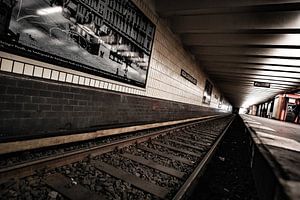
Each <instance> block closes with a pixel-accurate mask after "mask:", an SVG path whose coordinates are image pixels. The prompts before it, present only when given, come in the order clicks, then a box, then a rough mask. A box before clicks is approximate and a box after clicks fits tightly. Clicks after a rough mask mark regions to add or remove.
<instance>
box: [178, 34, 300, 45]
mask: <svg viewBox="0 0 300 200" xmlns="http://www.w3.org/2000/svg"><path fill="white" fill-rule="evenodd" d="M181 38H182V41H183V43H184V44H185V45H188V46H197V45H201V46H241V45H243V46H245V45H249V46H251V45H272V46H274V45H276V46H286V45H290V46H300V34H199V33H198V34H197V33H193V34H192V33H189V34H183V35H182V36H181Z"/></svg>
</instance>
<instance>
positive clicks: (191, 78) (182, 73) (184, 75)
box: [181, 69, 197, 85]
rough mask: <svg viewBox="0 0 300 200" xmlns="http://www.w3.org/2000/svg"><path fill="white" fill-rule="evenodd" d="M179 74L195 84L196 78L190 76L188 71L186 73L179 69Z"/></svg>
mask: <svg viewBox="0 0 300 200" xmlns="http://www.w3.org/2000/svg"><path fill="white" fill-rule="evenodd" d="M181 76H182V77H183V78H185V79H186V80H188V81H190V82H191V83H193V84H194V85H197V79H195V78H194V77H192V76H191V75H190V74H189V73H187V72H186V71H184V70H183V69H181Z"/></svg>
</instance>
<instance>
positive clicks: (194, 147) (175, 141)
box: [167, 139, 205, 151]
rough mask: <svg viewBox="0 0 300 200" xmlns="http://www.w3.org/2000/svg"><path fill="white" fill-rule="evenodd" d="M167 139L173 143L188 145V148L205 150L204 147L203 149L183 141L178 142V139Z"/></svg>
mask: <svg viewBox="0 0 300 200" xmlns="http://www.w3.org/2000/svg"><path fill="white" fill-rule="evenodd" d="M167 141H169V142H173V143H175V144H178V145H181V146H185V147H188V148H190V149H195V150H198V151H205V149H204V148H203V147H197V146H195V145H192V144H188V143H185V142H179V141H177V140H173V139H167Z"/></svg>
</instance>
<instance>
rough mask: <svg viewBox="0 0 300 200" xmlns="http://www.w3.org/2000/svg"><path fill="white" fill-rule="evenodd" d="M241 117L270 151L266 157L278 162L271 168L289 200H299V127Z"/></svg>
mask: <svg viewBox="0 0 300 200" xmlns="http://www.w3.org/2000/svg"><path fill="white" fill-rule="evenodd" d="M241 117H242V118H243V120H244V122H245V124H246V126H248V127H249V128H250V129H251V130H252V131H253V133H254V135H255V136H252V137H256V138H254V141H255V142H256V143H257V144H258V145H262V146H263V147H264V148H265V149H266V150H267V151H266V152H268V155H264V157H265V158H267V159H269V160H270V162H275V165H273V166H272V168H273V170H274V171H276V172H277V174H278V172H279V174H280V177H278V178H279V179H281V180H280V182H281V183H282V185H283V187H284V188H285V189H286V191H287V193H288V194H290V195H289V196H291V197H292V199H300V125H299V124H293V123H287V122H282V121H278V120H273V119H267V118H261V117H256V116H251V115H241ZM262 153H263V152H262ZM263 154H266V153H263Z"/></svg>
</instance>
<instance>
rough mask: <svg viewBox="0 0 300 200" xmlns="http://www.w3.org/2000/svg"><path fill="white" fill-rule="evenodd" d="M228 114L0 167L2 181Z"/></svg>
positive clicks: (62, 164) (99, 153) (69, 162)
mask: <svg viewBox="0 0 300 200" xmlns="http://www.w3.org/2000/svg"><path fill="white" fill-rule="evenodd" d="M227 116H228V115H223V116H213V117H211V118H204V119H203V120H201V119H199V120H197V121H194V122H187V123H183V124H179V125H176V126H175V127H171V128H166V129H164V130H160V131H155V132H153V133H149V134H146V135H142V136H136V137H132V138H127V139H124V140H120V141H116V142H112V143H109V144H104V145H99V146H95V147H90V148H87V149H81V150H76V151H72V152H67V153H63V154H60V155H55V156H50V157H47V158H42V159H39V160H35V161H31V162H26V163H23V164H18V165H15V166H11V167H7V168H2V169H0V182H2V181H5V180H9V179H12V178H23V177H26V176H30V175H33V174H35V173H36V171H38V170H44V169H53V168H55V167H60V166H64V165H67V164H71V163H74V162H78V161H80V160H83V159H84V158H86V157H95V156H98V155H101V154H104V153H107V152H110V151H113V150H115V149H118V148H123V147H126V146H130V145H132V144H135V143H141V142H145V141H147V140H149V139H153V138H156V137H158V136H160V135H166V134H168V133H170V132H172V131H173V130H176V129H180V128H183V127H186V126H190V125H194V124H198V123H202V122H205V121H210V120H214V119H219V118H224V117H227Z"/></svg>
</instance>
